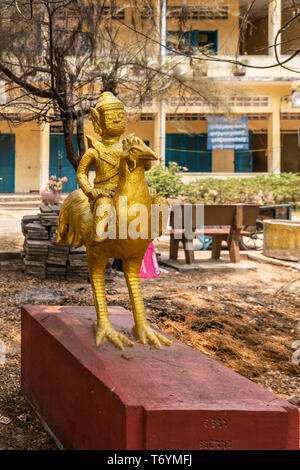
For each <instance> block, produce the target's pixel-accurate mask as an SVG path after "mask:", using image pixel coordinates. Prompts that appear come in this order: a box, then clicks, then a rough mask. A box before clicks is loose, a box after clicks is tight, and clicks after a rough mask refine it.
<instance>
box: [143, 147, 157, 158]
mask: <svg viewBox="0 0 300 470" xmlns="http://www.w3.org/2000/svg"><path fill="white" fill-rule="evenodd" d="M140 159H141V160H158V157H157V156H156V155H155V153H154V152H153V151H152V150H151V148H150V147H147V151H146V152H145V153H143V154H142V155H141V156H140Z"/></svg>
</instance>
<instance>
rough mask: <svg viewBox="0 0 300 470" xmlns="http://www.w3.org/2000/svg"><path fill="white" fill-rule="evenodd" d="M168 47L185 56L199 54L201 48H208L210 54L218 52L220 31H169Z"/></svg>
mask: <svg viewBox="0 0 300 470" xmlns="http://www.w3.org/2000/svg"><path fill="white" fill-rule="evenodd" d="M167 47H168V48H169V49H172V50H174V51H180V52H184V53H185V54H197V52H198V50H199V48H203V47H206V48H207V49H209V50H210V52H213V53H216V52H217V50H218V31H198V30H196V29H195V30H192V31H185V32H180V31H168V32H167Z"/></svg>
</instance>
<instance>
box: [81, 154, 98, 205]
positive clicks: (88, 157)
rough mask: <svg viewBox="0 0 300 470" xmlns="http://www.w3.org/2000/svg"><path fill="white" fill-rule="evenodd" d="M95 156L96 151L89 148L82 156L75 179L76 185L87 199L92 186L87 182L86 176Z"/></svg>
mask: <svg viewBox="0 0 300 470" xmlns="http://www.w3.org/2000/svg"><path fill="white" fill-rule="evenodd" d="M96 156H97V151H96V150H95V149H92V148H89V149H88V150H87V152H85V154H84V155H83V157H82V159H81V160H80V163H79V165H78V168H77V173H76V178H77V182H78V185H79V187H80V188H81V189H82V191H83V192H84V194H85V195H86V196H87V197H89V196H90V195H91V194H92V191H93V186H92V185H91V183H90V182H89V178H88V174H89V170H90V168H91V166H92V164H93V163H94V159H95V157H96Z"/></svg>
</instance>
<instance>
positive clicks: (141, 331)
mask: <svg viewBox="0 0 300 470" xmlns="http://www.w3.org/2000/svg"><path fill="white" fill-rule="evenodd" d="M141 264H142V259H138V258H136V259H123V271H124V274H125V278H126V282H127V286H128V291H129V296H130V300H131V304H132V309H133V314H134V322H135V325H134V328H133V332H134V334H135V336H136V337H137V339H138V341H140V342H141V343H142V344H144V345H145V344H147V342H149V343H151V344H153V345H154V346H156V347H157V348H161V345H162V344H166V345H168V346H170V345H171V344H172V341H170V340H168V339H167V338H165V337H164V336H163V335H161V334H160V333H158V332H157V331H155V330H154V329H153V328H151V327H150V325H149V323H148V321H147V319H146V313H145V308H144V302H143V298H142V294H141V285H140V271H141Z"/></svg>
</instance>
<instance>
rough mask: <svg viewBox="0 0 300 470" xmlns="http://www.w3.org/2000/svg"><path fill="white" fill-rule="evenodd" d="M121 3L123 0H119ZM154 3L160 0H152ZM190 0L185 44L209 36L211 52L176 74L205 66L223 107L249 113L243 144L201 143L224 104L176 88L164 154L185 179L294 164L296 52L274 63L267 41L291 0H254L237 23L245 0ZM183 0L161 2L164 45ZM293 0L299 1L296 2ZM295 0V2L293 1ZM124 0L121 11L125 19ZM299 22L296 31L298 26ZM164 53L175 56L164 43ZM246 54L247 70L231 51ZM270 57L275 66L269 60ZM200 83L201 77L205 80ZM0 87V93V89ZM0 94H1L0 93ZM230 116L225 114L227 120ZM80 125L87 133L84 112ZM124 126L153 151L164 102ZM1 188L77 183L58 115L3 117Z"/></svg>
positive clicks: (291, 32) (286, 36) (283, 52)
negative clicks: (32, 119) (14, 121)
mask: <svg viewBox="0 0 300 470" xmlns="http://www.w3.org/2000/svg"><path fill="white" fill-rule="evenodd" d="M120 3H121V2H120ZM158 3H159V2H158ZM217 3H218V7H216V5H215V4H216V2H215V3H214V6H213V7H211V6H210V2H208V1H203V2H199V1H192V0H190V1H188V2H187V6H186V10H185V11H186V15H187V16H188V21H187V23H186V35H185V47H187V44H188V46H191V47H192V46H194V45H199V46H205V45H206V46H207V45H208V46H209V48H210V50H211V54H212V56H211V57H212V59H213V60H210V61H208V62H207V70H204V69H202V70H201V72H200V71H199V70H197V68H194V66H191V61H190V59H189V58H187V59H186V61H185V63H184V64H183V65H182V66H181V70H179V72H178V73H179V74H180V73H182V74H196V78H197V74H199V76H200V73H201V75H203V74H207V76H206V77H201V80H204V81H205V80H207V83H212V80H210V79H213V80H214V83H215V84H216V90H217V93H220V90H221V93H222V90H223V91H224V96H225V94H228V99H227V104H228V109H230V117H228V116H227V117H228V119H232V118H233V117H234V116H237V117H244V118H248V119H247V121H248V130H249V149H247V150H233V149H219V150H217V149H213V150H209V149H208V148H207V133H208V124H207V122H208V119H209V118H210V117H211V116H212V115H214V114H222V113H223V114H225V115H226V112H225V111H224V109H223V110H222V109H220V110H216V109H213V108H209V107H208V106H206V104H205V103H204V102H203V101H202V100H201V99H199V98H195V97H193V96H191V97H190V98H189V99H187V100H186V101H185V103H184V105H183V104H182V103H181V102H180V101H179V100H178V96H176V94H174V95H173V94H172V95H169V96H168V97H166V99H165V116H166V120H165V133H166V154H165V156H163V159H165V161H166V163H167V162H169V161H176V162H178V164H181V165H182V166H185V167H187V168H188V172H186V173H185V174H184V180H191V179H195V178H197V177H203V176H208V175H209V176H211V175H214V176H218V177H226V176H228V175H230V176H234V175H236V176H251V175H255V174H257V173H260V174H261V173H265V174H267V173H275V174H276V173H277V174H278V173H280V172H281V171H292V172H299V171H300V147H299V146H300V142H299V136H298V135H299V128H300V75H299V72H300V55H299V56H295V57H294V58H293V59H292V60H290V61H289V62H286V63H285V66H286V67H287V68H283V67H281V66H280V65H276V57H275V51H274V42H275V38H276V35H277V32H278V31H279V29H280V28H281V26H282V25H284V24H286V22H287V21H288V20H289V19H290V18H291V17H292V15H293V8H292V7H291V6H290V5H291V3H290V2H287V1H284V0H270V1H262V0H257V2H256V5H255V7H253V9H252V10H251V12H250V16H249V18H250V19H251V22H250V23H249V25H248V26H247V27H246V28H245V29H244V30H243V35H242V36H243V40H241V39H239V38H241V35H240V31H241V28H242V27H243V22H241V20H240V18H241V17H242V14H243V13H245V11H246V10H247V7H248V6H249V4H250V2H247V1H246V0H240V1H238V0H219V1H218V2H217ZM296 3H298V4H299V2H296ZM181 5H182V2H181V1H179V0H177V1H176V0H169V1H168V2H167V45H168V48H169V49H172V48H174V47H176V48H178V47H181V45H180V44H178V43H177V44H176V37H177V36H176V34H177V31H179V25H178V8H175V7H176V6H181ZM299 5H300V4H299ZM299 5H298V6H299ZM129 18H130V16H129V13H128V12H127V10H126V8H125V10H124V21H126V20H127V21H129ZM297 28H298V32H297ZM297 36H300V35H299V22H294V23H293V25H292V26H291V27H290V28H288V29H287V30H286V31H283V32H282V34H281V35H280V36H278V38H277V42H278V43H280V42H281V43H282V44H281V45H279V46H277V52H278V54H279V60H280V62H285V61H286V60H287V59H288V58H289V57H290V55H291V54H292V51H293V50H295V49H296V48H297V47H298V48H299V45H300V40H299V39H297ZM168 52H169V53H168V54H167V56H166V60H167V61H170V60H172V52H171V51H170V50H169V51H168ZM234 60H238V61H240V62H243V63H245V62H247V65H248V66H251V67H246V68H245V70H242V71H236V70H235V69H236V68H235V67H234V66H233V65H232V63H230V61H234ZM274 65H275V66H274ZM204 83H205V82H204ZM0 96H1V95H0ZM2 99H3V96H2ZM229 122H230V121H229ZM85 132H86V133H87V134H92V133H93V132H92V129H91V125H90V123H89V121H88V120H87V121H86V128H85ZM127 132H128V133H129V132H134V133H136V134H137V135H138V136H140V137H141V138H143V139H144V140H145V141H147V142H149V144H150V146H151V147H152V148H153V149H154V150H155V151H156V152H157V153H158V154H160V153H161V148H162V147H161V103H160V102H157V101H155V100H153V101H150V102H149V103H147V106H146V107H145V108H144V109H143V110H142V112H141V113H138V114H137V115H130V116H129V123H128V128H127ZM0 143H1V146H0V192H29V191H38V190H43V189H44V187H45V184H46V181H47V179H48V177H49V175H51V174H56V175H58V176H68V178H69V183H68V185H67V186H66V188H65V190H66V191H70V190H72V189H74V188H75V187H76V179H75V173H74V171H73V169H72V168H71V166H70V164H69V163H68V162H67V160H66V157H65V153H64V147H63V137H62V134H61V132H60V126H59V123H58V124H57V125H56V126H54V125H53V126H51V125H49V124H45V125H39V124H32V123H27V124H23V125H20V126H18V127H12V125H11V124H9V123H7V122H0Z"/></svg>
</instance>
